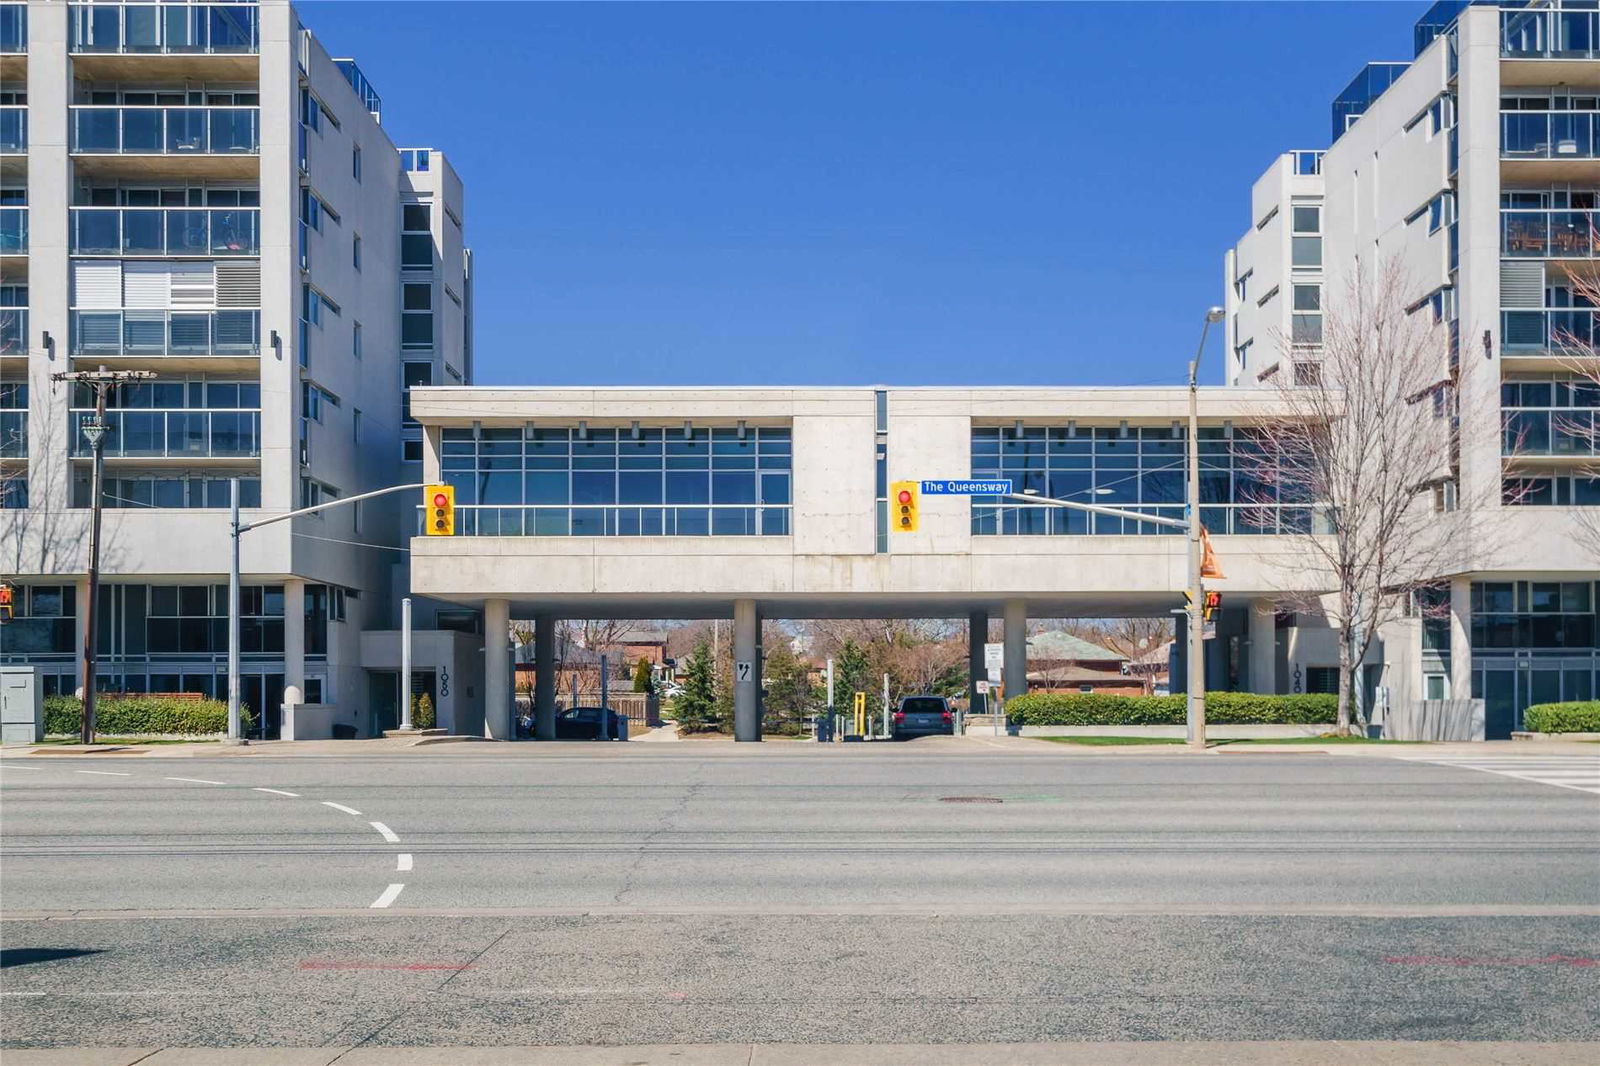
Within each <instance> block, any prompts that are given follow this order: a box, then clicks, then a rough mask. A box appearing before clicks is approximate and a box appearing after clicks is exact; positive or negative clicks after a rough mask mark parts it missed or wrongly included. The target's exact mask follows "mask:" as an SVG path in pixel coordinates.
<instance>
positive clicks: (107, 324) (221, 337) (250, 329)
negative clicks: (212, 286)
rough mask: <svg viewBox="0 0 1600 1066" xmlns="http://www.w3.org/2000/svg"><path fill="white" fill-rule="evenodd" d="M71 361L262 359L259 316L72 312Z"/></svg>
mask: <svg viewBox="0 0 1600 1066" xmlns="http://www.w3.org/2000/svg"><path fill="white" fill-rule="evenodd" d="M71 348H72V355H73V356H75V357H78V356H101V357H115V356H123V357H138V358H143V357H147V356H161V357H166V356H178V357H183V356H188V357H231V356H253V355H260V354H261V312H260V311H162V310H150V311H137V310H122V311H74V312H72V345H71Z"/></svg>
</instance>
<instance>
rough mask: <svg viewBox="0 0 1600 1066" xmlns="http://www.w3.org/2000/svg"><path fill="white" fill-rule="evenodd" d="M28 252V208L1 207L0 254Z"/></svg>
mask: <svg viewBox="0 0 1600 1066" xmlns="http://www.w3.org/2000/svg"><path fill="white" fill-rule="evenodd" d="M27 254H28V209H27V208H26V207H0V256H5V255H27Z"/></svg>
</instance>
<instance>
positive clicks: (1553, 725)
mask: <svg viewBox="0 0 1600 1066" xmlns="http://www.w3.org/2000/svg"><path fill="white" fill-rule="evenodd" d="M1524 721H1525V722H1526V723H1527V726H1528V729H1529V730H1531V731H1532V732H1535V733H1600V700H1585V701H1583V702H1580V703H1536V704H1534V705H1533V706H1532V707H1529V708H1528V711H1527V715H1526V717H1525V718H1524Z"/></svg>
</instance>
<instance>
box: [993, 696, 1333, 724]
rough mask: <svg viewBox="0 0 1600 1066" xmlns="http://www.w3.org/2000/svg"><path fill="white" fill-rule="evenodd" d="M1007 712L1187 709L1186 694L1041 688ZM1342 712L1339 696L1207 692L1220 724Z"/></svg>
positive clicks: (1105, 717)
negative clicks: (1123, 693)
mask: <svg viewBox="0 0 1600 1066" xmlns="http://www.w3.org/2000/svg"><path fill="white" fill-rule="evenodd" d="M1006 713H1007V716H1008V717H1009V718H1010V720H1011V721H1013V722H1017V723H1019V724H1022V725H1182V724H1183V722H1184V713H1185V711H1184V697H1183V696H1182V695H1177V696H1116V695H1112V694H1111V693H1104V692H1035V693H1030V694H1028V695H1024V696H1018V697H1016V698H1015V699H1011V700H1007V701H1006ZM1338 716H1339V697H1337V696H1334V695H1329V694H1325V693H1306V694H1301V695H1296V696H1264V695H1259V694H1257V693H1254V692H1208V693H1206V721H1207V722H1211V723H1215V724H1217V725H1320V724H1323V723H1325V722H1332V721H1334V720H1335V719H1337V718H1338Z"/></svg>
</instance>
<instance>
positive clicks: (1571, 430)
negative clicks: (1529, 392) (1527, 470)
mask: <svg viewBox="0 0 1600 1066" xmlns="http://www.w3.org/2000/svg"><path fill="white" fill-rule="evenodd" d="M1595 415H1596V412H1595V411H1594V410H1592V409H1587V408H1576V407H1574V408H1550V409H1543V410H1531V409H1527V408H1522V409H1517V410H1506V411H1502V412H1501V422H1502V426H1503V430H1504V432H1503V436H1502V442H1501V454H1502V455H1503V456H1505V458H1507V459H1531V458H1537V459H1563V458H1571V459H1580V460H1592V459H1593V458H1594V457H1595V456H1597V455H1600V432H1597V430H1596V423H1595Z"/></svg>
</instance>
